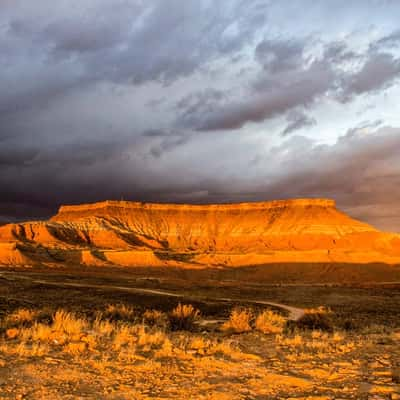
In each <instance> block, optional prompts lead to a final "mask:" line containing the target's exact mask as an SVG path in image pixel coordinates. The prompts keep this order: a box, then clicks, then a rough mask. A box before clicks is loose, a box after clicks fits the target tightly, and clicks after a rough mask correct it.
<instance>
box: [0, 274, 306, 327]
mask: <svg viewBox="0 0 400 400" xmlns="http://www.w3.org/2000/svg"><path fill="white" fill-rule="evenodd" d="M0 277H1V278H3V279H7V280H26V281H29V282H31V283H37V284H43V285H53V286H61V287H74V288H93V289H104V290H120V291H125V292H129V293H140V294H154V295H158V296H168V297H176V298H182V299H184V298H185V299H193V300H197V301H205V300H208V301H222V302H230V303H235V302H237V303H241V304H243V303H248V304H258V305H266V306H272V307H277V308H280V309H282V310H285V311H287V312H288V319H289V320H292V321H297V320H298V319H299V318H301V317H302V316H303V315H304V309H302V308H297V307H292V306H288V305H286V304H281V303H274V302H271V301H265V300H260V299H247V298H240V299H235V298H226V297H208V296H207V297H202V296H193V295H190V296H189V295H187V294H185V293H176V292H168V291H165V290H159V289H147V288H139V287H132V286H119V285H104V284H103V285H96V284H91V283H77V282H55V281H52V280H47V279H36V278H33V277H32V276H29V275H23V274H22V273H18V274H16V273H13V272H5V271H0Z"/></svg>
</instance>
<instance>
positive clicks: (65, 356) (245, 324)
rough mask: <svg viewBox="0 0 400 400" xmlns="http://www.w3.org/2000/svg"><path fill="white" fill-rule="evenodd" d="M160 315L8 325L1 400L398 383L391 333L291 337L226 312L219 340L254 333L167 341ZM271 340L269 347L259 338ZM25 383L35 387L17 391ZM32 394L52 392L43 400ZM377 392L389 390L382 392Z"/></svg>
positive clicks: (57, 317)
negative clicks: (369, 377) (370, 377)
mask: <svg viewBox="0 0 400 400" xmlns="http://www.w3.org/2000/svg"><path fill="white" fill-rule="evenodd" d="M172 313H176V317H182V318H183V317H188V316H189V317H190V318H194V319H195V318H197V317H198V313H197V312H196V310H195V309H194V308H193V307H190V306H186V307H185V306H182V305H181V306H180V307H179V308H177V309H174V310H173V311H172V312H171V314H172ZM311 313H312V314H316V313H317V312H311ZM18 314H19V313H18ZM171 314H168V316H170V315H171ZM22 315H24V313H22ZM166 315H167V314H164V313H161V312H159V311H154V310H150V311H146V312H144V313H143V315H141V316H140V315H138V316H136V317H135V321H136V322H127V321H123V320H120V319H119V320H114V321H112V320H110V319H109V318H105V317H104V316H103V315H98V316H97V318H96V319H95V320H93V321H91V320H89V319H84V318H82V317H80V316H79V315H77V314H74V313H70V312H67V311H65V310H58V311H57V312H56V313H54V315H53V316H52V318H51V322H50V323H47V324H46V323H41V322H38V321H37V320H35V318H34V317H32V319H33V323H32V322H29V324H30V326H27V325H24V324H25V323H21V325H20V326H18V327H11V325H10V327H9V328H8V331H4V334H3V335H2V336H1V337H0V369H1V370H0V372H1V373H2V374H3V375H2V379H4V381H5V382H6V385H7V386H6V387H7V388H9V390H10V395H9V396H8V397H7V395H6V396H5V398H6V399H8V398H10V399H11V398H16V392H20V391H21V390H20V388H21V387H22V388H26V391H25V392H24V393H25V395H26V393H28V394H29V396H27V398H28V397H29V398H32V399H42V398H79V397H81V396H82V395H84V394H85V393H87V392H86V391H87V390H88V388H91V389H90V390H92V391H93V392H91V395H92V397H93V398H121V399H128V398H138V399H146V398H177V399H179V398H196V399H206V398H215V399H217V398H220V396H219V394H220V393H222V394H224V395H225V394H226V395H227V397H226V398H232V399H235V398H237V399H246V398H286V397H287V396H288V395H291V396H292V397H296V398H309V396H310V390H313V392H312V393H313V396H314V394H315V396H314V397H315V398H331V397H332V396H335V398H342V397H343V398H344V397H346V396H341V395H342V394H343V393H342V392H341V390H342V388H343V386H344V385H346V387H348V392H346V393H347V395H348V396H347V397H346V398H364V397H365V396H364V397H362V396H363V394H360V393H358V392H357V391H358V388H359V387H360V379H361V380H362V379H364V378H363V376H366V375H365V374H369V373H370V372H371V371H372V372H373V370H370V369H368V370H364V369H365V368H375V374H379V373H382V375H374V379H382V380H383V379H386V378H387V377H388V378H387V379H391V382H394V384H396V382H398V379H399V376H400V375H399V371H398V367H397V366H396V364H395V363H391V360H390V358H391V357H392V356H391V353H390V352H391V351H392V352H394V353H393V357H392V358H393V360H394V359H397V356H398V355H399V349H398V347H396V346H395V344H396V340H397V339H398V338H399V335H400V331H391V332H390V337H389V336H388V337H383V336H378V335H376V334H374V335H376V336H373V337H372V338H371V337H369V338H367V337H363V336H360V337H358V338H355V337H354V336H352V334H350V333H348V332H342V331H334V332H332V333H330V332H326V331H323V330H319V329H318V330H298V331H297V332H296V333H290V332H288V331H286V330H282V327H283V325H284V323H285V319H284V318H283V317H281V316H279V315H277V314H274V313H272V312H271V311H264V312H261V313H260V314H258V316H257V317H256V318H254V312H253V311H252V310H249V309H234V310H233V311H232V313H231V317H230V319H229V321H227V322H226V324H225V325H226V327H227V330H228V331H230V332H236V333H239V332H248V331H249V330H250V329H252V326H253V324H254V327H255V330H256V331H257V332H254V333H253V334H251V335H234V336H229V337H227V336H226V335H224V334H221V333H219V332H215V331H211V332H210V331H209V332H202V333H196V334H193V333H190V332H184V331H180V332H169V331H168V330H167V329H165V327H162V328H160V327H158V325H160V321H164V319H165V318H166ZM102 318H103V319H102ZM104 318H105V319H104ZM4 320H7V321H11V320H14V318H11V320H10V318H9V316H8V317H6V318H5V319H4ZM22 320H24V319H22ZM10 324H11V322H10ZM29 324H28V325H29ZM161 325H162V324H161ZM278 330H279V333H278V334H276V335H275V337H274V336H272V335H267V336H266V335H264V334H260V333H259V332H263V333H273V331H278ZM383 339H390V340H391V341H388V342H387V343H389V344H388V346H389V345H390V346H392V347H390V348H387V349H386V350H385V351H386V352H387V355H385V354H384V353H382V352H380V351H378V350H377V348H376V342H377V341H378V340H379V341H382V340H383ZM364 348H366V350H364ZM374 352H375V354H374ZM362 357H364V358H365V359H362ZM367 357H369V358H367ZM377 357H380V358H379V363H378V362H375V358H376V359H378V358H377ZM385 357H386V358H385ZM374 363H375V364H376V367H373V365H375V364H374ZM383 367H385V368H386V370H385V371H383V372H382V368H383ZM363 368H364V369H363ZM5 371H8V372H7V374H6V372H5ZM372 372H371V373H372ZM383 373H384V374H383ZM3 376H4V378H3ZM20 376H21V377H23V378H20ZM293 376H301V378H297V377H296V378H294V377H293ZM26 377H28V378H26ZM379 377H382V378H379ZM18 379H19V380H18ZM26 379H29V382H34V383H29V384H25V383H24V382H26ZM15 382H18V385H17V384H15ZM35 382H37V383H35ZM327 382H329V384H327ZM29 385H32V386H34V387H35V390H36V391H35V392H33V391H31V390H32V389H31V388H30V387H28V386H29ZM35 385H36V386H35ZM39 386H40V388H42V387H44V388H46V390H54V392H46V393H43V392H42V391H40V390H42V389H40V388H39ZM393 387H394V386H393ZM54 388H57V389H54ZM324 388H325V389H326V391H325V392H324V390H325V389H324ZM382 388H383V386H382V387H380V386H379V387H378V386H376V387H374V390H378V389H379V390H383V389H382ZM385 388H386V389H387V390H389V389H390V390H392V389H391V388H392V387H391V386H390V385H389V384H387V385H386V386H385ZM386 389H385V390H386ZM24 390H25V389H24ZM393 390H394V389H393ZM206 393H213V396H214V397H210V396H207V395H206ZM2 394H3V393H2ZM318 396H319V397H318ZM324 396H325V397H324ZM0 397H1V396H0ZM92 397H91V398H92ZM314 397H313V398H314ZM222 398H224V397H222Z"/></svg>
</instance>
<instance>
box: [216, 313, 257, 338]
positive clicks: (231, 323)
mask: <svg viewBox="0 0 400 400" xmlns="http://www.w3.org/2000/svg"><path fill="white" fill-rule="evenodd" d="M252 318H253V312H252V311H251V310H249V309H238V308H236V309H234V310H232V312H231V315H230V316H229V320H228V321H226V322H225V323H224V324H223V325H222V326H221V330H222V331H225V332H231V333H244V332H249V331H251V325H250V322H251V320H252Z"/></svg>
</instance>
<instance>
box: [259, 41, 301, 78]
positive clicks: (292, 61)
mask: <svg viewBox="0 0 400 400" xmlns="http://www.w3.org/2000/svg"><path fill="white" fill-rule="evenodd" d="M303 50H304V43H302V42H300V41H295V40H289V41H287V40H282V39H278V40H267V39H264V40H263V41H261V42H260V43H259V44H258V45H257V47H256V49H255V58H256V60H257V61H258V62H259V63H260V64H261V65H262V66H263V68H264V69H265V70H266V71H268V72H271V73H272V74H273V73H277V72H281V71H284V70H290V69H296V68H299V67H300V66H301V65H302V63H303V60H302V58H303Z"/></svg>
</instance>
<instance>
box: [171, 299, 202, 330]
mask: <svg viewBox="0 0 400 400" xmlns="http://www.w3.org/2000/svg"><path fill="white" fill-rule="evenodd" d="M199 317H200V311H199V310H198V309H197V308H194V307H193V306H192V305H191V304H181V303H179V304H178V305H177V306H176V307H175V308H174V309H173V310H172V311H171V312H170V313H169V315H168V318H169V323H170V328H171V330H173V331H179V330H192V329H193V327H194V322H195V321H196V320H197V319H198V318H199Z"/></svg>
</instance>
